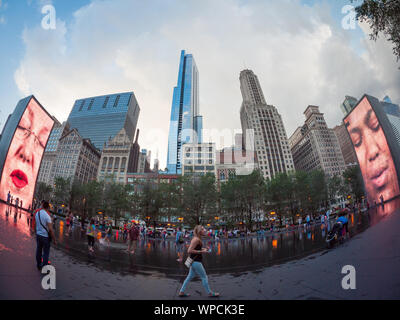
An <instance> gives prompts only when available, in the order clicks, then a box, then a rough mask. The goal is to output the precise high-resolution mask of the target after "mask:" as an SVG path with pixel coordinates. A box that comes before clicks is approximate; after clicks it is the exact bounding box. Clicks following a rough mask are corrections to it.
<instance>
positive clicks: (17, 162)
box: [0, 98, 54, 208]
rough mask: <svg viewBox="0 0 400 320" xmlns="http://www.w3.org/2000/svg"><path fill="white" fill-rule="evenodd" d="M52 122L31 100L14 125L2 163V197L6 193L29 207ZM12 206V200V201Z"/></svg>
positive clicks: (34, 101)
mask: <svg viewBox="0 0 400 320" xmlns="http://www.w3.org/2000/svg"><path fill="white" fill-rule="evenodd" d="M53 123H54V121H53V119H51V117H49V115H48V114H47V113H46V112H45V111H44V110H43V108H42V107H41V106H40V105H39V104H38V103H37V102H36V100H35V99H33V98H32V99H31V100H30V101H29V103H28V106H27V107H26V109H25V112H24V113H23V115H22V118H21V120H20V122H19V124H18V125H17V128H16V130H15V134H14V137H13V139H12V142H11V145H10V148H9V150H8V154H7V157H6V160H5V163H4V168H3V173H2V176H1V181H0V192H1V195H0V196H1V198H2V199H3V200H4V199H7V194H8V192H10V193H11V195H12V196H13V198H14V199H17V198H18V199H19V204H21V201H22V205H23V207H24V208H28V207H29V206H30V205H31V203H32V199H33V193H34V189H35V184H36V178H37V174H38V171H39V168H40V163H41V160H42V156H43V153H44V149H45V147H46V144H47V140H48V138H49V135H50V132H51V129H52V127H53ZM14 203H15V201H14Z"/></svg>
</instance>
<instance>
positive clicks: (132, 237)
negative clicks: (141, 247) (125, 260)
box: [127, 223, 139, 254]
mask: <svg viewBox="0 0 400 320" xmlns="http://www.w3.org/2000/svg"><path fill="white" fill-rule="evenodd" d="M128 236H129V239H128V250H127V251H128V252H130V253H132V254H133V253H135V249H136V247H137V240H138V238H139V229H138V228H137V227H136V224H135V223H134V224H132V227H131V228H130V229H129V232H128ZM131 250H132V251H131Z"/></svg>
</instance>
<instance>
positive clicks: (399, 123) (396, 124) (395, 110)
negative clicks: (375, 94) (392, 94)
mask: <svg viewBox="0 0 400 320" xmlns="http://www.w3.org/2000/svg"><path fill="white" fill-rule="evenodd" d="M381 105H382V108H383V110H384V111H385V113H386V116H387V117H388V120H389V122H390V125H391V126H392V128H393V133H394V135H395V137H396V140H397V143H398V144H399V145H400V107H399V105H397V104H394V103H392V101H391V100H390V98H389V97H388V96H386V97H385V98H384V99H383V101H381Z"/></svg>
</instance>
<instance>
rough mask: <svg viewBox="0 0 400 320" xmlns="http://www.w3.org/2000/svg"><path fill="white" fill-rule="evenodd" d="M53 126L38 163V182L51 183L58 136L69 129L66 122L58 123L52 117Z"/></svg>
mask: <svg viewBox="0 0 400 320" xmlns="http://www.w3.org/2000/svg"><path fill="white" fill-rule="evenodd" d="M53 120H54V126H53V129H52V130H51V133H50V136H49V140H48V142H47V146H46V149H45V151H44V153H43V158H42V163H41V165H40V169H39V174H38V180H37V181H38V182H43V183H46V184H48V185H50V184H52V181H53V179H54V174H55V168H54V163H55V160H56V158H57V148H58V144H59V140H60V138H61V137H62V136H63V135H65V134H66V133H67V132H68V131H69V124H68V123H67V122H64V123H62V124H61V123H60V122H59V121H58V120H57V119H56V118H54V117H53Z"/></svg>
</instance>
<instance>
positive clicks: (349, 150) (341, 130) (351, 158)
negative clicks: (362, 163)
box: [333, 124, 358, 166]
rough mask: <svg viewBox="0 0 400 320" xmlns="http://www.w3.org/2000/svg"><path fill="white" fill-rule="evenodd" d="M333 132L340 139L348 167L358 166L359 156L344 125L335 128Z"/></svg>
mask: <svg viewBox="0 0 400 320" xmlns="http://www.w3.org/2000/svg"><path fill="white" fill-rule="evenodd" d="M333 131H334V132H335V134H336V137H337V139H338V142H339V145H340V149H341V151H342V155H343V159H344V164H345V165H346V166H348V165H354V164H355V165H357V163H358V162H357V155H356V152H355V151H354V148H353V143H352V141H351V138H350V136H349V133H348V132H347V129H346V127H345V126H344V124H341V125H339V126H336V127H334V128H333Z"/></svg>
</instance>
